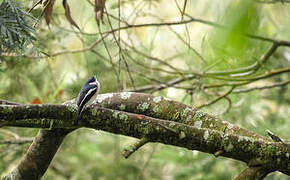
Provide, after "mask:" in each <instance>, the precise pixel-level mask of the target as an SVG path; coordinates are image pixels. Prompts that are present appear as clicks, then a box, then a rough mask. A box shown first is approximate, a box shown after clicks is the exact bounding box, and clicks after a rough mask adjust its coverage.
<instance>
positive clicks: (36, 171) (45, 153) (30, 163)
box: [4, 129, 72, 180]
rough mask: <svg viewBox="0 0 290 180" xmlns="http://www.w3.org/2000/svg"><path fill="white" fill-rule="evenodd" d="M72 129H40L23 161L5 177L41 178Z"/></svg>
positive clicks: (13, 178)
mask: <svg viewBox="0 0 290 180" xmlns="http://www.w3.org/2000/svg"><path fill="white" fill-rule="evenodd" d="M71 131H72V130H66V129H54V130H51V131H48V130H40V131H39V132H38V134H37V136H36V137H35V139H34V141H33V143H32V144H31V145H30V147H29V149H28V150H27V153H26V154H25V155H24V156H23V157H22V159H21V161H20V162H19V163H18V165H17V167H15V168H14V169H13V170H12V171H11V172H10V173H9V174H8V175H7V176H6V177H5V178H4V179H5V180H15V179H22V180H26V179H27V180H31V179H41V177H42V176H43V175H44V173H45V172H46V170H47V168H48V166H49V164H50V162H51V160H52V159H53V157H54V155H55V153H56V152H57V150H58V148H59V146H60V144H61V143H62V141H63V139H64V138H65V136H66V135H67V134H68V133H69V132H71Z"/></svg>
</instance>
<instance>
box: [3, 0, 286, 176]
mask: <svg viewBox="0 0 290 180" xmlns="http://www.w3.org/2000/svg"><path fill="white" fill-rule="evenodd" d="M0 2H1V1H0ZM20 2H21V3H22V5H23V6H25V8H26V9H28V8H29V7H31V6H32V4H31V2H30V1H20ZM121 3H122V18H123V19H124V20H126V21H128V22H130V23H136V24H138V23H139V24H140V23H150V22H155V21H156V22H157V21H158V20H160V19H163V20H167V21H174V20H180V18H181V15H180V12H179V11H178V9H177V8H176V4H175V3H174V1H170V3H169V2H168V1H166V0H154V1H143V0H142V1H141V0H140V1H121ZM69 4H70V7H71V12H72V17H73V18H74V20H75V21H76V22H77V23H78V25H79V26H80V27H81V30H82V31H83V32H86V33H89V34H78V33H73V32H72V31H71V30H72V29H71V26H70V25H69V23H68V22H67V21H66V19H65V16H64V10H63V8H62V5H61V2H60V1H56V5H55V7H54V12H53V20H52V24H51V25H50V26H49V27H48V26H47V25H46V24H45V21H44V20H43V19H41V20H40V21H39V24H38V25H37V26H36V30H37V45H36V46H37V48H35V47H34V48H31V47H28V48H27V50H26V52H25V54H28V55H29V56H44V57H43V58H40V59H38V58H37V59H36V58H31V57H1V65H0V70H1V71H0V98H1V99H7V100H10V101H15V102H20V103H33V102H35V101H39V102H40V103H62V102H64V101H66V100H70V99H72V98H74V97H76V96H77V93H78V91H79V89H80V88H81V86H82V84H83V82H84V81H85V80H86V79H87V77H89V76H91V75H93V74H96V75H97V77H98V80H99V81H100V82H101V92H100V93H107V92H116V91H120V88H119V87H118V84H117V80H118V78H117V76H116V75H115V72H114V70H112V67H111V64H110V61H109V60H108V58H109V57H108V54H107V52H106V50H105V48H104V46H103V43H100V44H98V45H97V46H95V47H94V48H93V50H94V51H87V52H82V53H74V54H71V53H68V54H64V55H60V56H55V57H48V56H45V55H44V54H43V52H45V53H49V54H50V53H55V52H59V51H63V50H74V49H81V48H83V47H87V46H88V45H90V44H91V43H92V42H94V41H95V40H96V39H97V38H98V36H97V35H94V34H93V33H97V32H98V27H97V25H96V22H95V20H94V11H93V7H92V6H91V5H90V4H89V3H88V2H87V1H78V0H72V1H69ZM179 4H180V6H182V4H183V3H181V1H180V2H179ZM106 6H107V9H108V11H109V12H110V13H111V14H113V15H115V16H117V15H118V9H117V8H118V6H117V1H116V0H107V4H106ZM138 11H140V12H143V13H144V14H145V16H143V15H140V16H137V15H136V17H135V18H132V16H135V14H136V12H138ZM186 12H187V13H189V14H191V16H193V17H197V18H201V19H205V20H210V21H213V22H217V23H218V24H221V25H225V26H226V27H227V30H224V29H219V28H214V27H211V26H206V25H203V24H198V23H190V24H187V25H186V26H185V25H181V26H172V29H169V28H166V27H162V28H159V27H146V28H139V29H136V30H129V31H130V33H131V34H130V38H132V39H133V41H134V42H138V43H136V44H135V46H134V48H136V49H138V50H139V51H142V52H146V53H148V54H151V55H152V56H155V57H159V58H160V59H166V58H167V59H168V60H167V62H168V63H170V64H171V65H173V66H177V67H178V68H180V69H182V70H184V72H207V71H212V70H228V69H233V68H238V67H244V66H248V65H250V64H252V63H253V62H254V61H256V60H257V59H258V58H259V57H260V56H261V55H262V54H263V53H265V52H266V50H267V49H268V48H269V47H270V44H269V43H266V42H263V41H256V40H253V39H250V38H246V37H245V36H244V35H243V34H245V33H250V34H258V35H262V36H265V37H271V38H276V39H285V40H289V39H290V31H289V30H290V29H289V24H290V18H289V16H290V14H289V12H290V5H288V4H287V3H285V4H281V3H276V4H269V5H263V4H259V3H256V2H254V1H243V0H239V1H230V0H225V1H219V0H197V1H188V4H187V7H186ZM146 13H147V15H146ZM148 13H151V14H154V15H156V16H158V18H155V17H154V16H149V15H148ZM32 14H33V16H34V17H39V16H40V14H41V10H40V9H36V10H34V11H33V12H32ZM112 21H113V20H112ZM112 25H113V26H114V27H117V25H118V23H117V22H115V21H113V23H112ZM106 30H110V25H109V23H108V21H107V19H106V17H105V24H104V25H102V31H103V32H105V31H106ZM174 32H177V33H179V34H180V35H181V36H182V37H183V38H184V39H185V40H186V41H190V45H191V46H192V47H193V48H195V49H196V50H197V51H198V52H200V54H201V55H202V57H204V60H205V61H203V60H201V59H200V58H199V56H198V55H197V54H196V53H195V52H194V51H193V50H192V49H190V48H188V46H187V45H185V44H184V43H183V42H182V40H180V38H178V37H177V36H175V33H174ZM124 36H125V35H124ZM80 37H81V38H80ZM124 39H126V38H124ZM128 39H129V38H128ZM105 42H106V44H107V46H108V49H109V50H110V53H111V54H112V55H114V54H116V53H117V52H118V46H117V45H116V43H115V42H114V38H113V37H111V36H110V37H109V38H106V39H105ZM35 49H37V50H35ZM124 52H125V54H126V59H128V60H127V61H128V64H129V67H130V69H132V70H133V72H134V71H137V72H139V73H141V74H144V75H147V74H149V75H150V77H155V78H156V77H157V78H158V79H159V80H162V81H166V80H168V79H171V78H174V77H177V76H178V75H176V74H172V75H170V76H169V75H165V74H164V73H162V72H158V71H152V68H153V69H154V68H158V67H160V65H159V64H157V63H155V62H154V61H152V60H150V59H148V58H146V57H144V56H142V55H140V54H138V53H136V52H134V51H133V50H132V49H130V48H126V50H124ZM286 52H288V53H290V51H289V48H288V49H286V48H279V50H278V51H277V52H276V53H275V55H274V56H272V57H271V59H270V60H269V61H268V62H267V64H265V65H264V67H263V68H262V69H261V70H260V71H261V72H260V73H263V72H267V71H269V70H271V69H275V68H279V67H283V66H286V65H288V66H289V59H288V60H287V59H285V57H284V54H285V53H286ZM176 54H178V55H177V56H176V57H175V58H171V57H172V56H174V55H176ZM130 57H132V59H134V60H135V61H137V62H138V63H142V64H143V65H146V66H145V67H144V66H143V65H138V64H137V63H134V61H133V60H129V59H130ZM113 61H114V62H115V63H117V62H118V58H116V57H115V58H113ZM123 63H124V62H123ZM124 67H125V66H123V67H122V68H121V69H120V70H119V71H120V80H121V81H122V84H124V85H125V86H126V88H130V87H132V83H131V80H130V78H129V76H128V73H127V71H126V68H124ZM132 77H133V79H134V85H135V86H136V87H141V86H143V85H147V84H148V83H150V81H149V80H148V78H145V77H143V76H142V75H138V74H137V73H132ZM287 79H289V75H281V76H279V77H275V78H271V79H270V80H265V81H261V82H260V81H259V82H257V83H255V85H265V84H269V83H271V82H276V81H282V80H287ZM202 81H203V82H208V83H210V82H213V81H215V80H212V79H202ZM195 83H196V82H195V81H194V80H193V81H191V82H189V83H187V84H185V85H194V84H195ZM224 89H225V88H220V89H217V91H219V90H220V91H222V90H224ZM158 94H160V95H162V96H167V97H169V98H171V99H174V100H177V101H180V102H183V103H186V104H192V105H193V106H197V105H199V104H202V103H204V102H207V99H206V95H205V94H203V93H202V92H194V94H193V98H190V96H189V95H188V94H187V92H186V91H184V90H181V89H174V88H169V89H166V90H163V91H161V92H157V93H155V95H158ZM230 98H231V100H232V108H231V109H230V111H229V112H228V113H226V114H224V115H219V116H220V117H221V118H222V119H224V120H228V121H230V122H232V123H234V124H238V125H241V126H242V127H245V128H247V129H249V130H252V131H254V132H256V133H259V134H262V135H266V134H265V130H266V129H270V130H271V131H273V132H275V133H276V134H279V135H280V136H281V137H282V138H285V139H287V138H289V133H288V132H289V130H290V128H289V117H290V111H289V104H290V93H289V87H287V86H286V87H282V88H273V89H270V90H263V91H252V92H249V93H242V94H232V95H230ZM226 106H227V101H224V100H222V101H220V102H218V103H217V104H215V105H213V106H210V107H206V108H204V110H205V111H207V112H209V113H211V114H215V115H218V114H220V112H222V111H224V109H225V107H226ZM6 130H9V131H12V132H14V133H17V134H18V135H19V136H24V137H32V136H35V135H36V133H37V131H38V130H36V129H26V128H25V129H22V128H11V127H5V128H2V129H0V138H1V139H6V138H11V137H13V136H11V134H7V132H6ZM135 141H136V139H133V138H129V137H124V136H117V135H112V134H108V133H106V132H100V131H94V130H91V129H79V130H77V131H76V132H74V133H72V134H70V135H69V136H68V137H66V139H65V141H64V143H63V144H62V146H61V148H60V149H59V151H58V153H57V155H56V157H55V158H54V160H53V162H52V164H51V167H50V168H49V169H48V171H47V173H46V174H45V176H44V177H43V179H44V180H50V179H53V180H63V179H70V178H72V179H88V180H89V179H108V180H110V179H112V180H113V179H114V180H122V179H124V180H130V179H132V180H135V179H140V180H141V179H144V180H145V179H146V180H147V179H148V180H149V179H150V180H151V179H153V180H154V179H156V180H157V179H158V180H159V179H166V180H170V179H177V180H183V179H194V180H206V179H217V180H224V179H231V178H233V177H234V176H235V175H237V174H238V173H239V172H241V170H242V169H243V168H244V167H246V165H245V164H243V163H241V162H238V161H234V160H231V159H227V158H222V157H219V158H215V157H214V156H213V155H209V154H205V153H200V152H197V151H189V150H186V149H182V148H177V147H171V146H165V145H162V144H147V145H146V146H144V147H142V149H141V150H139V151H138V152H136V153H135V154H134V155H132V157H130V158H129V159H126V160H125V159H123V158H122V156H121V152H122V149H123V148H124V147H126V146H128V145H130V144H131V143H133V142H135ZM28 146H29V145H28V144H25V145H8V146H7V145H0V175H5V174H6V173H7V172H9V170H11V169H12V168H13V166H15V165H16V164H17V162H18V161H19V158H20V157H21V156H22V155H23V153H25V150H26V149H27V148H28ZM266 179H289V178H288V177H286V176H285V175H282V174H281V173H277V172H276V173H272V174H271V175H269V176H268V177H267V178H266Z"/></svg>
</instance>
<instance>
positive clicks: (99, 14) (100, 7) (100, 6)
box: [95, 0, 106, 25]
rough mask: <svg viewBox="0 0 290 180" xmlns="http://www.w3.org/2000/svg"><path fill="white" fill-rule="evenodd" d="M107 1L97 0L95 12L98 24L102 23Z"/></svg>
mask: <svg viewBox="0 0 290 180" xmlns="http://www.w3.org/2000/svg"><path fill="white" fill-rule="evenodd" d="M105 2H106V0H95V13H96V21H97V23H98V25H99V24H100V20H101V21H103V16H104V9H105Z"/></svg>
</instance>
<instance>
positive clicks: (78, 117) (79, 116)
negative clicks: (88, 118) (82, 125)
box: [73, 107, 82, 126]
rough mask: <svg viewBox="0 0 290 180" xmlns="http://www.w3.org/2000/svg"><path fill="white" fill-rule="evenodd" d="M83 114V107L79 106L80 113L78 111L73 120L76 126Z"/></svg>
mask: <svg viewBox="0 0 290 180" xmlns="http://www.w3.org/2000/svg"><path fill="white" fill-rule="evenodd" d="M81 115H82V108H80V107H79V108H78V113H77V115H76V118H75V119H74V121H73V125H74V126H76V125H78V123H79V119H80V118H81Z"/></svg>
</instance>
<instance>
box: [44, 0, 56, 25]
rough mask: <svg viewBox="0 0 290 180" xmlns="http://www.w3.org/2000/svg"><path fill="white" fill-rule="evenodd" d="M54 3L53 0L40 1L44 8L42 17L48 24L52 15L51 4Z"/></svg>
mask: <svg viewBox="0 0 290 180" xmlns="http://www.w3.org/2000/svg"><path fill="white" fill-rule="evenodd" d="M54 3H55V0H45V1H43V2H42V4H43V6H44V9H43V13H44V18H45V21H46V24H47V25H49V23H50V20H51V17H52V10H53V5H54Z"/></svg>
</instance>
